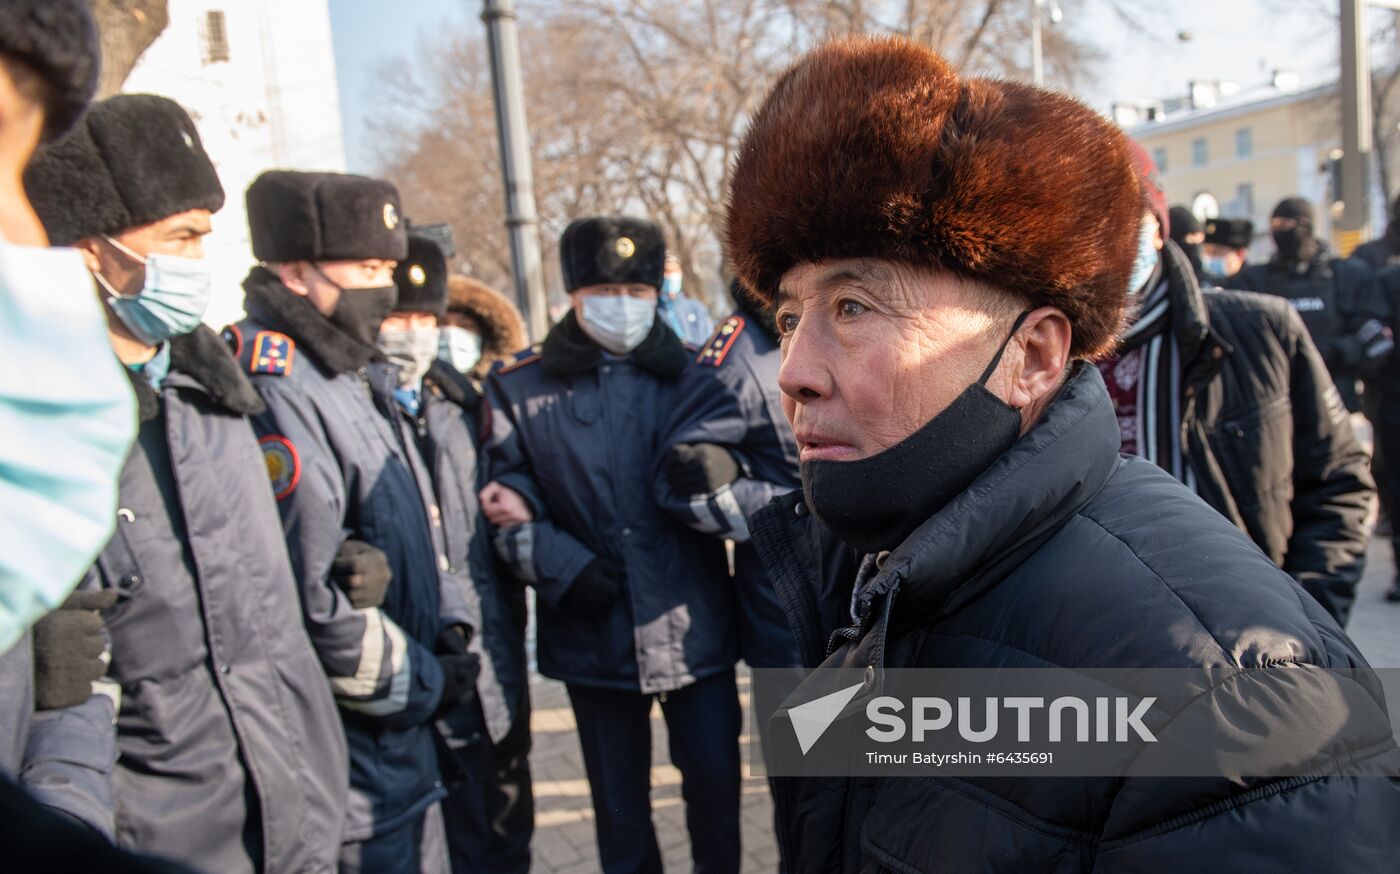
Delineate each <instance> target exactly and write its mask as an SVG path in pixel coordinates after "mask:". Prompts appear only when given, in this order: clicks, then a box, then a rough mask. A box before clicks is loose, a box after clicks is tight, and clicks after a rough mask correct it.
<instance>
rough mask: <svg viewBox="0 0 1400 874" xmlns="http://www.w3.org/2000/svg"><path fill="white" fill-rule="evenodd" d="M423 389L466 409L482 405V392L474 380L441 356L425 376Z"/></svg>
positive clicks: (473, 408)
mask: <svg viewBox="0 0 1400 874" xmlns="http://www.w3.org/2000/svg"><path fill="white" fill-rule="evenodd" d="M423 390H424V393H425V394H426V393H427V392H433V393H435V394H436V395H439V396H441V397H442V398H443V399H444V400H448V401H451V402H452V403H454V404H456V405H457V406H459V407H461V408H462V409H464V410H468V411H475V410H477V409H478V408H479V407H480V406H481V392H480V391H478V390H477V387H476V386H475V385H473V384H472V381H471V380H470V379H469V378H467V377H466V376H463V375H462V374H461V373H458V372H457V369H456V368H455V367H453V366H452V365H451V364H449V363H447V362H446V361H443V360H442V359H441V358H439V359H438V360H437V361H434V362H433V364H432V366H431V367H429V368H428V373H427V375H425V376H424V377H423Z"/></svg>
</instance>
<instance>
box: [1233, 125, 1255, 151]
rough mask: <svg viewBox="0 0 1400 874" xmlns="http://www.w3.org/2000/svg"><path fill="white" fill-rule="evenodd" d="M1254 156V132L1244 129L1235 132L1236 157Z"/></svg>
mask: <svg viewBox="0 0 1400 874" xmlns="http://www.w3.org/2000/svg"><path fill="white" fill-rule="evenodd" d="M1253 154H1254V131H1253V130H1251V129H1250V128H1247V127H1242V128H1240V129H1239V130H1237V131H1235V157H1236V158H1248V157H1249V156H1250V155H1253Z"/></svg>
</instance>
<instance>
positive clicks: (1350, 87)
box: [1334, 0, 1400, 250]
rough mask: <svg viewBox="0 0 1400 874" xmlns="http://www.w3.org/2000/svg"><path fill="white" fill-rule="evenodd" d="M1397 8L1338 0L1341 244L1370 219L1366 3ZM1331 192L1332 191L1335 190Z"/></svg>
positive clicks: (1356, 238)
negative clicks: (1340, 105)
mask: <svg viewBox="0 0 1400 874" xmlns="http://www.w3.org/2000/svg"><path fill="white" fill-rule="evenodd" d="M1367 6H1380V7H1383V8H1385V9H1397V10H1400V0H1341V18H1342V21H1341V24H1342V28H1341V33H1342V77H1341V81H1340V83H1339V84H1340V90H1341V95H1342V159H1341V162H1340V163H1341V168H1342V190H1341V191H1339V192H1336V195H1340V197H1341V200H1342V207H1343V208H1342V216H1341V219H1340V220H1339V221H1338V222H1337V229H1338V230H1339V231H1340V232H1341V234H1340V236H1341V240H1340V241H1339V242H1341V244H1342V245H1341V248H1342V249H1344V250H1350V249H1351V248H1353V247H1354V246H1355V245H1356V244H1357V243H1359V242H1361V241H1362V240H1363V239H1364V238H1365V236H1366V231H1367V229H1368V228H1369V226H1370V223H1371V152H1372V149H1373V147H1374V145H1375V141H1374V140H1373V139H1372V131H1371V121H1372V119H1371V61H1370V57H1369V53H1368V50H1367V49H1368V47H1367V42H1366V40H1367V34H1366V7H1367ZM1334 196H1335V195H1334Z"/></svg>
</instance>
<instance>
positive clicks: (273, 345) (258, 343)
mask: <svg viewBox="0 0 1400 874" xmlns="http://www.w3.org/2000/svg"><path fill="white" fill-rule="evenodd" d="M233 332H234V335H235V337H236V338H237V340H238V343H239V345H240V347H241V346H242V345H243V338H242V337H241V336H239V335H238V329H237V328H236V327H235V328H233ZM240 351H242V352H244V353H245V354H240V355H239V358H238V360H239V361H240V362H241V363H242V364H243V365H244V367H246V368H247V370H248V372H249V373H252V374H270V375H272V376H286V375H288V374H289V373H291V372H292V365H293V364H294V363H295V360H296V354H297V344H296V342H295V341H293V340H292V338H291V337H288V336H287V335H286V334H283V333H281V332H280V331H258V332H257V333H256V334H254V335H253V339H252V341H251V342H250V343H248V347H247V349H246V350H242V349H240Z"/></svg>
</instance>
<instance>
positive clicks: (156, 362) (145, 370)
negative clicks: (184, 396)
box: [126, 343, 170, 391]
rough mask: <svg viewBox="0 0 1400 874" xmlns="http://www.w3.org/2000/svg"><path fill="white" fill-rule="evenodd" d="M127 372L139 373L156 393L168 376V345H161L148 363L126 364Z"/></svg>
mask: <svg viewBox="0 0 1400 874" xmlns="http://www.w3.org/2000/svg"><path fill="white" fill-rule="evenodd" d="M126 369H127V370H130V371H132V372H134V373H139V374H141V375H142V376H143V377H145V379H146V383H147V384H148V385H150V387H151V388H153V389H155V390H156V391H160V387H161V385H162V384H164V382H165V378H166V377H167V376H169V375H170V344H169V343H162V344H160V348H159V349H157V350H156V354H155V357H153V358H152V359H151V360H150V361H143V362H141V363H140V364H128V365H127V366H126Z"/></svg>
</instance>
